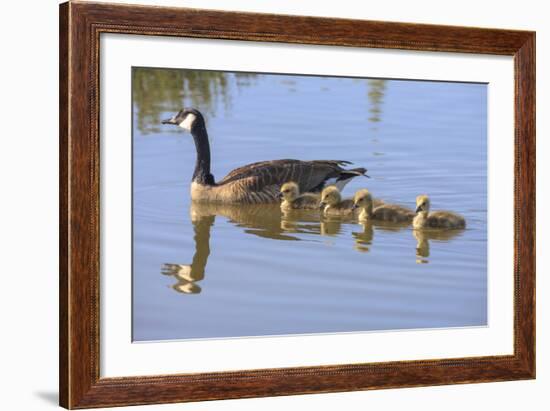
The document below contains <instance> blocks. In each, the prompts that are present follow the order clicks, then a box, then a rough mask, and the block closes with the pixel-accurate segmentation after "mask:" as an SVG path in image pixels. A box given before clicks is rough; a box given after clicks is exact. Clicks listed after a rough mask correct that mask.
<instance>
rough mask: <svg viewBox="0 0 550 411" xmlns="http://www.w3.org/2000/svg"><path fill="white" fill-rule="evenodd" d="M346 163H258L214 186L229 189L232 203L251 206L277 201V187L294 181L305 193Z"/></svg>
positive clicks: (317, 161)
mask: <svg viewBox="0 0 550 411" xmlns="http://www.w3.org/2000/svg"><path fill="white" fill-rule="evenodd" d="M348 163H349V162H347V161H338V160H314V161H300V160H292V159H289V160H272V161H261V162H258V163H253V164H249V165H247V166H244V167H240V168H237V169H235V170H233V171H231V172H230V173H229V174H228V175H227V176H225V177H224V178H223V179H222V180H221V181H220V182H219V183H217V186H218V187H219V189H222V190H224V189H227V190H230V191H231V192H232V193H233V195H232V197H233V198H234V201H236V202H246V203H251V204H258V203H263V202H265V203H269V202H275V201H277V196H278V192H279V189H280V186H281V185H282V184H284V183H286V182H288V181H294V182H296V183H297V184H298V185H299V187H300V191H301V192H304V193H305V192H308V191H311V190H313V189H314V188H315V187H317V186H319V185H321V184H322V183H323V182H324V181H325V180H326V179H328V178H334V177H337V176H338V175H340V173H342V172H343V171H344V169H343V168H342V167H341V166H342V165H346V164H348Z"/></svg>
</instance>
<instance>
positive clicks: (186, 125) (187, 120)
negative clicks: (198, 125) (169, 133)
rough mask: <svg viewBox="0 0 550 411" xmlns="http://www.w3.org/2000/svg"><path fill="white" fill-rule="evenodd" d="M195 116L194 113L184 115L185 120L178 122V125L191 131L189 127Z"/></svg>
mask: <svg viewBox="0 0 550 411" xmlns="http://www.w3.org/2000/svg"><path fill="white" fill-rule="evenodd" d="M196 118H197V116H195V115H194V114H191V113H189V114H187V116H186V117H185V120H183V121H182V122H181V123H180V127H181V128H183V129H184V130H187V131H191V127H192V126H193V123H194V122H195V120H196Z"/></svg>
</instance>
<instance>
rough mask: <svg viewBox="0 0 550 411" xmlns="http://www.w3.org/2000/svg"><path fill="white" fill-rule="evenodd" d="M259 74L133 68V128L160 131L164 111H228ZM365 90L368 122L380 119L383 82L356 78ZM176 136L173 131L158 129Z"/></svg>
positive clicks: (285, 82)
mask: <svg viewBox="0 0 550 411" xmlns="http://www.w3.org/2000/svg"><path fill="white" fill-rule="evenodd" d="M261 76H263V75H262V74H255V73H236V72H232V73H229V72H223V71H208V70H190V69H165V68H149V67H134V68H133V70H132V97H133V104H134V110H135V119H136V127H137V128H138V130H139V131H140V132H141V133H142V134H144V135H146V134H151V133H158V132H160V131H161V129H160V122H161V120H162V119H161V116H162V115H163V113H166V112H170V113H173V112H177V111H178V110H180V109H181V108H182V107H190V106H192V107H200V110H201V111H202V112H203V113H204V114H207V115H209V116H213V117H215V116H216V113H217V112H218V111H219V110H220V109H223V110H224V111H226V112H227V111H228V110H230V109H231V105H232V100H233V98H234V95H235V93H236V92H238V91H240V90H241V89H242V88H245V87H252V86H254V85H255V84H256V82H257V81H258V78H259V77H261ZM287 77H288V78H286V79H283V80H281V83H280V84H281V85H283V86H285V87H287V90H288V91H289V92H295V91H296V88H295V86H294V85H295V81H294V80H293V79H292V77H291V76H287ZM356 82H357V83H358V84H360V85H362V86H366V88H367V90H368V93H367V95H368V103H369V109H368V110H369V121H371V122H372V123H379V122H380V121H381V120H382V105H383V101H384V95H385V91H386V84H387V80H382V79H356ZM162 131H163V132H165V133H166V132H168V133H176V132H177V130H175V129H174V130H165V129H163V130H162Z"/></svg>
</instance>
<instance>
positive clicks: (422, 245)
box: [412, 229, 464, 264]
mask: <svg viewBox="0 0 550 411" xmlns="http://www.w3.org/2000/svg"><path fill="white" fill-rule="evenodd" d="M463 232H464V230H463V229H456V230H412V233H413V236H414V238H415V239H416V263H417V264H428V263H429V260H428V257H429V256H430V241H431V240H435V241H450V240H452V239H453V238H455V237H458V236H460V235H462V233H463Z"/></svg>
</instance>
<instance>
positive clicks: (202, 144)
mask: <svg viewBox="0 0 550 411" xmlns="http://www.w3.org/2000/svg"><path fill="white" fill-rule="evenodd" d="M191 135H192V136H193V140H194V141H195V147H196V149H197V161H196V162H195V171H194V172H193V182H196V183H199V184H205V185H213V184H214V176H213V175H212V174H210V144H209V142H208V133H207V132H206V126H205V125H204V122H203V121H197V122H196V123H195V124H194V125H193V128H192V129H191Z"/></svg>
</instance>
